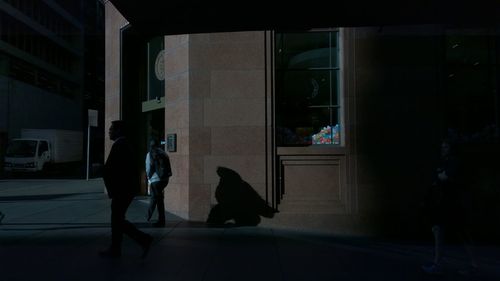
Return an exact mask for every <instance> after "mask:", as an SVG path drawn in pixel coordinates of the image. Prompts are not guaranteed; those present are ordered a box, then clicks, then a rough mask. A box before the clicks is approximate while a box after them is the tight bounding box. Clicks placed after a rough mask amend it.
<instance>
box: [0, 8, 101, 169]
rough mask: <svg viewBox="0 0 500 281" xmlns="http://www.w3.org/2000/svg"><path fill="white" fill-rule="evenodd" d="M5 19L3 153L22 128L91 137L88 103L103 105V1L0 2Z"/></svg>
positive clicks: (1, 27)
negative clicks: (52, 130)
mask: <svg viewBox="0 0 500 281" xmlns="http://www.w3.org/2000/svg"><path fill="white" fill-rule="evenodd" d="M0 21H1V22H0V112H1V114H0V115H1V116H0V139H1V142H0V152H1V153H0V156H2V157H0V158H1V159H3V154H4V151H5V147H6V143H7V141H8V139H11V138H15V137H19V136H20V132H21V129H23V128H34V129H66V130H79V131H84V132H85V136H86V128H87V108H92V109H98V110H100V111H101V112H102V109H103V67H102V65H103V45H102V46H100V45H99V44H103V37H102V36H103V24H102V23H103V4H102V2H101V1H81V0H77V1H56V0H46V1H45V0H44V1H35V0H31V1H20V0H9V1H1V2H0ZM99 131H102V130H99ZM99 136H100V138H96V140H100V141H101V142H102V134H99ZM83 143H86V138H85V142H83ZM93 146H95V147H97V148H101V147H102V146H103V145H102V144H101V145H100V144H97V143H96V144H94V145H93ZM84 149H86V148H84ZM94 159H99V158H98V157H97V156H95V157H94ZM99 161H101V162H102V159H100V160H99ZM82 164H83V163H82ZM83 169H84V167H82V170H83Z"/></svg>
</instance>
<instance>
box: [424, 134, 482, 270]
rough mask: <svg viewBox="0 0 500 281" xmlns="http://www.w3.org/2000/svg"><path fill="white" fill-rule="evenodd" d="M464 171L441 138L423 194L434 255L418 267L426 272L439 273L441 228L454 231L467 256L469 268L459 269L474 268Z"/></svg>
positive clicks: (451, 232)
mask: <svg viewBox="0 0 500 281" xmlns="http://www.w3.org/2000/svg"><path fill="white" fill-rule="evenodd" d="M464 173H465V171H464V170H463V169H462V165H460V163H459V159H458V158H457V156H456V154H455V153H454V149H453V147H452V144H451V142H450V141H449V140H447V139H445V140H443V141H442V142H441V155H440V161H439V165H438V166H437V168H436V171H435V173H434V179H433V182H432V185H431V188H430V190H429V192H428V195H427V198H426V208H427V210H426V211H427V212H428V218H430V221H431V224H432V233H433V235H434V259H433V261H432V262H431V263H429V264H426V265H423V266H422V269H423V270H424V271H425V272H426V273H429V274H442V273H443V266H442V257H443V248H444V247H443V246H444V245H443V242H444V232H445V230H446V233H447V236H448V237H449V236H451V235H452V234H454V235H455V236H456V238H458V239H459V240H460V241H461V242H462V243H463V246H464V248H465V250H466V253H467V255H468V257H469V260H470V269H468V270H462V271H461V273H471V272H475V271H477V268H478V266H477V263H476V260H475V258H474V255H473V254H472V249H471V247H470V243H471V240H470V234H469V231H468V229H467V218H468V216H467V211H468V209H469V206H468V204H467V202H468V200H470V197H469V196H470V195H469V194H467V190H468V189H467V186H466V184H465V180H464Z"/></svg>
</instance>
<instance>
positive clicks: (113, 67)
mask: <svg viewBox="0 0 500 281" xmlns="http://www.w3.org/2000/svg"><path fill="white" fill-rule="evenodd" d="M105 13H106V15H105V28H106V30H105V34H106V48H105V49H106V53H105V65H106V67H105V79H104V81H105V111H104V114H105V117H104V118H105V121H104V122H105V123H104V124H105V130H106V134H105V135H106V136H107V131H108V128H109V126H110V124H111V121H113V120H116V119H120V110H121V109H120V103H121V97H120V29H121V28H122V27H123V26H125V25H126V24H127V20H126V19H125V18H124V17H123V16H122V15H121V14H120V13H119V12H118V11H117V10H116V8H115V7H114V6H113V4H111V2H109V1H108V2H106V4H105ZM111 145H112V142H111V141H110V140H109V139H108V138H107V137H106V140H105V155H106V157H105V158H107V155H108V154H109V151H110V149H111Z"/></svg>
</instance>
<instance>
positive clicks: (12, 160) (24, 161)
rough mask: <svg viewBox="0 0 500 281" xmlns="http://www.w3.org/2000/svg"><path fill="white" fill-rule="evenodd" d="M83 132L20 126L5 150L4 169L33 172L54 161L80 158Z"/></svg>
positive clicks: (79, 159)
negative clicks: (15, 136)
mask: <svg viewBox="0 0 500 281" xmlns="http://www.w3.org/2000/svg"><path fill="white" fill-rule="evenodd" d="M82 156H83V133H82V132H81V131H70V130H57V129H22V130H21V137H20V138H16V139H12V140H11V141H10V142H9V144H8V146H7V151H6V153H5V161H4V170H5V172H37V171H42V170H44V169H46V168H47V167H48V166H51V165H55V164H65V163H73V162H79V161H82Z"/></svg>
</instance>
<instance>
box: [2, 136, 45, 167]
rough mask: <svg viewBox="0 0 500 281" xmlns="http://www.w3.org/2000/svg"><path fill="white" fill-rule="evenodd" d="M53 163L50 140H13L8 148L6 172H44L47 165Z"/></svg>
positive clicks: (5, 164)
mask: <svg viewBox="0 0 500 281" xmlns="http://www.w3.org/2000/svg"><path fill="white" fill-rule="evenodd" d="M50 161H51V150H50V145H49V141H48V140H44V139H13V140H11V141H10V142H9V144H8V146H7V151H6V153H5V163H4V170H5V171H6V172H37V171H42V170H43V169H44V166H45V164H46V163H48V162H50Z"/></svg>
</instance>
